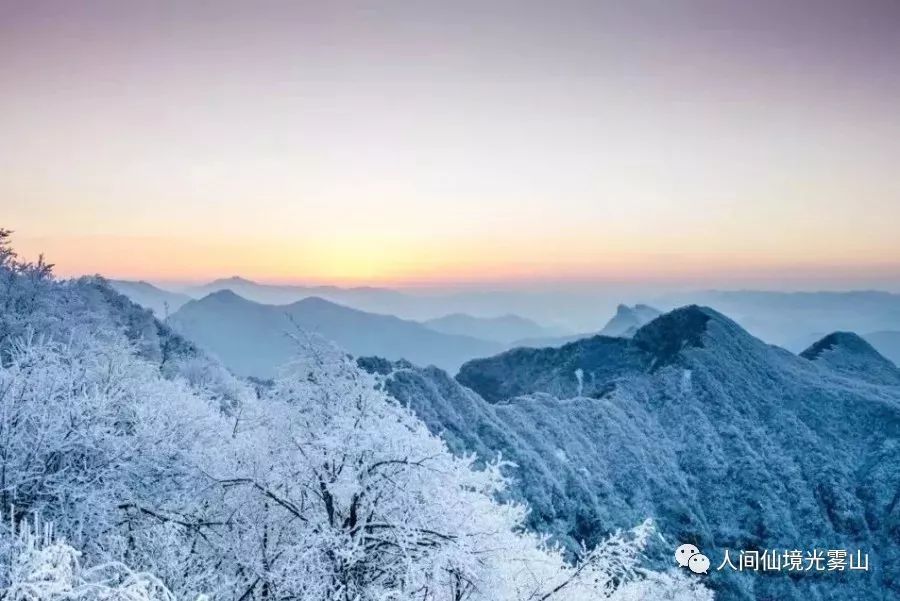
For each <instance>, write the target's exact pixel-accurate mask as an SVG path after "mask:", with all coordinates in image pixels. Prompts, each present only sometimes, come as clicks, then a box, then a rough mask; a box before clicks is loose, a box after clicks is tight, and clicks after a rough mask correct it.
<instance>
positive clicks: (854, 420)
mask: <svg viewBox="0 0 900 601" xmlns="http://www.w3.org/2000/svg"><path fill="white" fill-rule="evenodd" d="M362 363H363V364H364V365H367V366H368V367H369V369H372V370H376V371H381V372H382V373H383V374H384V378H385V386H386V388H387V389H388V390H389V391H390V392H391V393H392V394H394V395H395V396H396V397H397V398H398V399H400V400H401V401H402V402H403V403H405V404H408V405H409V406H410V407H411V408H412V409H413V410H414V411H416V413H417V414H418V415H419V416H420V417H422V419H423V420H425V422H426V423H427V424H428V425H429V427H431V428H432V429H433V430H434V431H436V432H441V433H442V434H443V436H444V437H445V438H446V439H447V440H448V441H449V442H450V444H451V447H452V448H454V449H455V450H456V451H457V452H476V453H478V454H479V455H480V456H482V457H491V456H493V455H494V454H496V453H498V452H502V454H503V457H504V458H505V459H508V460H510V461H512V462H514V463H515V464H516V465H517V466H518V467H517V468H516V469H515V470H514V472H513V473H514V475H515V477H516V478H517V485H516V487H515V489H514V491H513V494H514V495H517V496H519V497H520V498H523V499H526V500H527V501H528V503H529V504H530V506H531V507H532V514H531V518H530V523H531V525H532V526H534V527H536V528H537V529H539V530H542V531H545V532H551V533H554V534H556V535H559V536H561V537H563V538H564V539H566V540H578V539H582V538H586V539H588V540H592V539H594V538H596V537H598V536H601V535H602V534H603V533H605V532H609V531H611V530H613V529H615V528H617V527H621V526H623V525H624V524H627V523H630V522H631V521H633V520H634V518H635V516H637V515H650V516H653V517H654V518H655V519H656V520H657V521H658V524H659V526H660V529H661V533H662V535H663V537H664V538H665V541H666V543H665V544H663V543H661V544H660V545H659V548H658V549H657V550H656V551H655V553H656V555H655V556H656V557H657V558H658V559H659V561H660V562H661V564H662V563H665V562H667V561H671V555H670V553H671V550H672V549H673V548H674V547H675V546H677V544H678V543H679V542H691V543H694V544H697V545H698V546H699V547H700V548H701V549H703V550H704V551H705V552H706V553H707V555H709V557H710V559H711V561H712V562H713V565H714V566H715V565H718V564H719V563H720V562H721V561H722V559H723V553H724V550H725V549H730V550H731V553H732V555H734V554H736V553H739V551H740V550H764V549H779V550H782V551H783V550H786V549H815V548H819V549H849V550H856V549H861V550H862V551H863V552H867V553H869V555H870V561H871V565H872V568H871V570H870V571H869V572H852V573H850V572H845V573H834V572H832V573H826V574H816V573H812V574H809V573H804V574H794V575H792V576H788V575H786V574H784V573H781V574H772V575H769V574H751V573H738V572H730V571H728V568H726V571H722V572H714V573H713V574H712V575H711V581H712V583H713V586H715V587H716V588H718V589H719V593H720V594H719V598H722V599H742V600H743V599H748V600H749V599H773V600H774V599H778V600H787V601H790V600H801V599H803V600H807V599H821V600H829V601H832V600H834V601H837V600H838V599H893V598H897V597H898V595H900V579H898V576H897V575H898V573H900V572H898V567H900V563H898V562H900V543H898V541H900V502H898V493H897V491H898V490H900V444H898V443H900V380H898V377H900V372H898V370H897V369H896V368H894V367H893V366H892V365H891V364H890V363H889V362H887V361H886V360H885V359H884V358H883V357H881V356H880V355H878V354H877V352H875V351H874V350H873V349H872V348H871V346H869V345H868V344H866V343H865V342H864V341H862V340H861V339H859V337H857V336H855V335H849V334H835V335H832V336H829V337H827V338H826V339H824V340H823V341H821V342H820V343H819V344H817V345H815V346H814V347H812V348H811V349H809V350H808V351H807V352H805V353H804V354H803V355H802V356H797V355H793V354H791V353H789V352H788V351H785V350H783V349H780V348H777V347H773V346H769V345H767V344H764V343H763V342H761V341H760V340H758V339H756V338H754V337H753V336H751V335H749V334H748V333H747V332H746V331H745V330H743V329H742V328H741V327H739V326H738V325H737V324H735V323H734V322H733V321H731V320H730V319H728V318H726V317H724V316H723V315H721V314H719V313H717V312H716V311H713V310H711V309H708V308H702V307H697V306H690V307H686V308H682V309H678V310H676V311H673V312H671V313H668V314H666V315H664V316H662V317H659V318H658V319H656V320H654V321H652V322H650V323H649V324H647V325H645V326H644V327H642V328H641V329H640V330H638V331H637V333H636V334H635V336H634V338H633V339H631V340H627V339H621V338H608V337H602V336H597V337H593V338H588V339H584V340H580V341H577V342H573V343H570V344H567V345H565V346H563V347H561V348H549V349H516V350H512V351H508V352H506V353H503V354H501V355H498V356H496V357H492V358H488V359H480V360H474V361H471V362H469V363H467V364H466V365H464V366H463V367H462V369H461V370H460V374H459V376H458V381H457V380H454V379H453V378H450V377H449V376H447V374H445V373H443V372H441V371H440V370H437V369H433V368H426V369H419V368H414V367H411V366H409V365H389V364H385V363H379V362H371V361H368V362H367V361H363V362H362Z"/></svg>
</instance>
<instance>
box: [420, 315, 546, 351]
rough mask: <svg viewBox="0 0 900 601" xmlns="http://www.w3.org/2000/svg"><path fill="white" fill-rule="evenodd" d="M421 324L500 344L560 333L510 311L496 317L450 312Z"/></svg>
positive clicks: (449, 332) (437, 329) (448, 332)
mask: <svg viewBox="0 0 900 601" xmlns="http://www.w3.org/2000/svg"><path fill="white" fill-rule="evenodd" d="M422 323H423V324H424V325H426V326H428V327H429V328H430V329H432V330H434V331H436V332H441V333H442V334H453V335H455V336H470V337H472V338H481V339H484V340H493V341H494V342H499V343H503V344H509V343H511V342H514V341H516V340H522V339H523V338H545V337H549V336H554V335H558V334H559V333H560V332H559V331H558V330H551V329H549V328H545V327H543V326H541V325H539V324H537V323H535V322H534V321H532V320H530V319H526V318H524V317H520V316H518V315H512V314H507V315H501V316H498V317H473V316H472V315H467V314H465V313H451V314H449V315H444V316H443V317H437V318H435V319H429V320H426V321H424V322H422Z"/></svg>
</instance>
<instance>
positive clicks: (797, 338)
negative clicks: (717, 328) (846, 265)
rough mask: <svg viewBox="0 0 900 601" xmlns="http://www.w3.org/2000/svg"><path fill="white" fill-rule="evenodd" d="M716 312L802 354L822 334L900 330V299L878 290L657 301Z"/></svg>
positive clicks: (713, 293) (717, 294)
mask: <svg viewBox="0 0 900 601" xmlns="http://www.w3.org/2000/svg"><path fill="white" fill-rule="evenodd" d="M692 303H696V304H701V305H707V306H710V307H713V308H715V309H716V310H717V311H720V312H722V313H724V314H726V315H728V316H729V317H731V318H732V319H734V320H735V321H736V322H738V323H739V324H741V326H742V327H743V328H744V329H746V330H747V331H748V332H750V333H751V334H753V335H754V336H757V337H759V338H761V339H763V340H765V341H766V342H769V343H771V344H777V345H779V346H782V347H784V348H786V349H788V350H790V351H793V352H800V351H802V350H803V349H805V348H806V347H807V346H809V345H810V344H812V343H813V342H815V341H816V340H817V339H818V338H819V337H821V335H824V334H827V333H828V332H833V331H835V330H843V331H849V332H858V333H860V334H862V333H865V332H876V331H883V330H900V294H892V293H889V292H881V291H876V290H860V291H846V292H777V291H764V290H729V291H722V290H710V291H697V292H687V293H682V294H677V295H669V296H667V297H664V298H660V299H656V300H655V301H654V304H658V306H662V307H668V308H675V307H678V306H683V305H687V304H692Z"/></svg>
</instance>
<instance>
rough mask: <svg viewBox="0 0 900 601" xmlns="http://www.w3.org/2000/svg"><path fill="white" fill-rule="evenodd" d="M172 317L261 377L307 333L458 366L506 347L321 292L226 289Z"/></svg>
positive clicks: (374, 351) (224, 357)
mask: <svg viewBox="0 0 900 601" xmlns="http://www.w3.org/2000/svg"><path fill="white" fill-rule="evenodd" d="M169 322H170V324H171V325H172V327H173V328H175V329H176V330H177V331H179V332H181V333H182V334H184V335H185V336H186V337H188V338H189V339H191V340H194V341H195V342H197V343H198V344H199V345H200V346H201V347H203V348H204V349H206V350H207V351H209V352H211V353H212V354H214V355H216V356H217V357H218V358H219V359H220V360H221V361H222V362H223V363H224V364H225V365H226V366H228V367H229V368H230V369H232V370H233V371H235V372H236V373H237V374H239V375H243V376H254V377H258V378H269V377H272V376H273V375H274V374H275V373H276V371H277V369H278V367H279V366H280V365H282V364H284V363H285V362H286V361H288V360H289V359H290V358H291V357H292V355H293V354H294V353H295V352H296V348H297V344H296V342H295V340H293V339H292V337H293V336H303V335H304V332H311V333H316V334H320V335H322V336H324V337H325V338H327V339H329V340H332V341H334V342H336V343H337V344H339V345H340V346H341V347H342V348H344V349H346V350H347V351H349V352H350V353H352V354H354V355H378V356H381V357H386V358H388V359H401V358H403V359H408V360H409V361H412V362H414V363H417V364H423V365H429V364H434V365H437V366H440V367H442V368H444V369H448V370H451V371H455V370H456V369H457V368H458V367H459V365H461V364H462V363H463V362H464V361H465V360H467V359H468V358H470V357H473V356H485V355H491V354H494V353H496V352H498V351H499V350H502V346H501V345H499V344H496V343H492V342H488V341H484V340H478V339H475V338H470V337H465V336H454V335H448V334H441V333H439V332H435V331H433V330H430V329H428V328H427V327H425V326H423V325H422V324H420V323H417V322H413V321H407V320H403V319H400V318H398V317H394V316H390V315H378V314H374V313H368V312H365V311H359V310H356V309H351V308H349V307H345V306H342V305H339V304H336V303H333V302H330V301H327V300H324V299H321V298H317V297H309V298H305V299H303V300H300V301H297V302H294V303H291V304H289V305H265V304H261V303H256V302H253V301H251V300H247V299H245V298H243V297H241V296H239V295H238V294H236V293H234V292H232V291H230V290H221V291H218V292H214V293H212V294H210V295H208V296H206V297H204V298H202V299H200V300H196V301H191V302H189V303H187V304H186V305H184V306H183V307H182V308H181V309H179V310H178V312H176V313H175V314H173V315H172V316H171V317H170V320H169Z"/></svg>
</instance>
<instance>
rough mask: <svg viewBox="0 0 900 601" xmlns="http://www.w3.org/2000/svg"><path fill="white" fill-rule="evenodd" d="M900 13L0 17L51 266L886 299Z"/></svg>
mask: <svg viewBox="0 0 900 601" xmlns="http://www.w3.org/2000/svg"><path fill="white" fill-rule="evenodd" d="M898 107H900V3H898V2H896V1H893V0H884V1H881V2H867V1H854V2H850V1H841V2H829V1H826V0H816V1H799V0H794V1H789V2H782V1H778V2H760V1H757V0H754V1H753V2H746V1H740V2H725V1H690V2H688V1H664V0H660V1H657V2H640V1H638V2H608V3H604V2H597V1H595V2H541V3H532V2H492V1H481V2H460V1H453V2H447V1H441V2H430V1H415V2H396V1H395V2H376V3H352V4H351V3H344V2H309V3H306V2H258V1H254V2H249V1H248V2H242V3H235V2H223V1H212V2H190V1H181V2H172V3H167V2H159V1H156V2H129V1H123V0H116V1H111V2H101V1H94V2H69V1H62V2H43V1H35V0H26V1H21V2H16V1H10V0H0V132H2V138H0V165H2V170H0V225H2V226H4V227H8V228H13V229H15V230H16V232H17V233H16V241H17V247H18V248H19V250H20V251H21V252H22V253H23V254H26V255H34V254H36V253H37V252H40V251H44V252H46V253H47V254H48V255H49V257H50V259H51V260H52V261H54V262H55V263H56V264H57V266H58V271H59V272H60V273H62V274H63V275H73V274H81V273H94V272H100V273H103V274H106V275H109V276H114V277H128V278H145V279H154V280H161V279H164V280H199V279H205V278H212V277H219V276H227V275H231V274H236V273H237V274H241V275H244V276H246V277H250V278H254V279H259V280H267V281H295V282H335V283H375V284H388V283H394V284H396V283H410V282H448V281H469V282H472V281H474V282H479V281H481V282H495V281H532V280H538V281H543V280H579V281H581V280H603V281H618V280H628V281H636V280H641V281H643V280H646V281H657V280H660V281H665V280H682V281H692V282H702V283H710V284H722V283H725V284H728V283H732V284H734V285H748V284H750V285H752V284H753V283H754V282H769V283H771V282H773V281H774V282H781V283H782V284H783V285H784V286H785V287H808V286H813V287H815V286H817V285H824V282H829V283H830V284H835V283H837V284H838V285H847V286H848V287H858V286H861V285H873V286H884V287H889V286H893V285H895V284H897V283H898V282H900V232H898V226H900V177H898V173H900V108H898Z"/></svg>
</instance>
